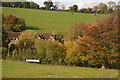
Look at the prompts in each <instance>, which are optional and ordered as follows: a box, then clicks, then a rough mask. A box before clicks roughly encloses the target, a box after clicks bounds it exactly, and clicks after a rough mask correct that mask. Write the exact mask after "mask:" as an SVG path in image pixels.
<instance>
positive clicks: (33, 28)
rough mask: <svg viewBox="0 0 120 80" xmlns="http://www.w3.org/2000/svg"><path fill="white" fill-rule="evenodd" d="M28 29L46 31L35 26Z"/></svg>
mask: <svg viewBox="0 0 120 80" xmlns="http://www.w3.org/2000/svg"><path fill="white" fill-rule="evenodd" d="M26 29H28V30H44V29H43V28H37V27H33V26H28V27H26Z"/></svg>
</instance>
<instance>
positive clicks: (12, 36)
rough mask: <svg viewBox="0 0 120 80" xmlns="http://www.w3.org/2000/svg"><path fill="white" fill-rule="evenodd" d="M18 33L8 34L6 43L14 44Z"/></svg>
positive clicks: (17, 38)
mask: <svg viewBox="0 0 120 80" xmlns="http://www.w3.org/2000/svg"><path fill="white" fill-rule="evenodd" d="M19 35H20V32H8V42H10V43H11V44H15V41H16V40H19Z"/></svg>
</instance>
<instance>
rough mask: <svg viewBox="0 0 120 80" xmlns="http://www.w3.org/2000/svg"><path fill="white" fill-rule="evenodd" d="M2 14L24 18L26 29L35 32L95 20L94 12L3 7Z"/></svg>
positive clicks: (101, 16)
mask: <svg viewBox="0 0 120 80" xmlns="http://www.w3.org/2000/svg"><path fill="white" fill-rule="evenodd" d="M2 13H3V14H4V15H10V14H12V15H15V16H17V17H21V18H24V19H25V21H26V25H27V29H30V30H34V31H36V32H53V31H54V32H65V33H66V32H67V31H68V29H69V27H70V26H71V25H72V24H74V23H77V22H85V23H93V22H95V21H96V20H97V17H96V16H95V15H94V14H84V13H71V12H60V11H46V10H35V9H24V8H8V7H3V8H2ZM105 16H106V15H105V14H98V19H102V18H103V17H105Z"/></svg>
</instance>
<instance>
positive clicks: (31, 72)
mask: <svg viewBox="0 0 120 80" xmlns="http://www.w3.org/2000/svg"><path fill="white" fill-rule="evenodd" d="M2 68H3V69H2V72H3V74H2V76H3V78H117V77H118V71H117V70H112V69H111V70H110V69H97V68H85V67H73V66H56V65H43V64H30V63H24V62H13V61H3V62H2Z"/></svg>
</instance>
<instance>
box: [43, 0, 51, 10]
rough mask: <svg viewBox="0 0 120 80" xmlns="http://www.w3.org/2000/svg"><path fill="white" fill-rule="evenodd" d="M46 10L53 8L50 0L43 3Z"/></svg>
mask: <svg viewBox="0 0 120 80" xmlns="http://www.w3.org/2000/svg"><path fill="white" fill-rule="evenodd" d="M44 5H45V8H46V10H50V9H51V7H52V6H53V2H52V1H51V0H48V1H45V2H44Z"/></svg>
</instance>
